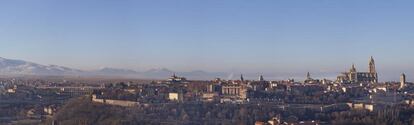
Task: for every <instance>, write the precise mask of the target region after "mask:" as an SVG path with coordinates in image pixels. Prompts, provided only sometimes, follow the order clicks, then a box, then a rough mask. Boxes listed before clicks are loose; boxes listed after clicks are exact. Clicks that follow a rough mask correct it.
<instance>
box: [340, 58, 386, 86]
mask: <svg viewBox="0 0 414 125" xmlns="http://www.w3.org/2000/svg"><path fill="white" fill-rule="evenodd" d="M368 66H369V69H368V72H357V70H356V68H355V65H352V67H351V69H350V70H349V72H344V73H342V75H340V76H338V77H337V82H340V83H377V82H378V74H377V71H376V70H375V62H374V58H373V57H372V56H371V59H370V60H369V64H368Z"/></svg>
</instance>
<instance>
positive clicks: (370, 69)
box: [368, 56, 377, 73]
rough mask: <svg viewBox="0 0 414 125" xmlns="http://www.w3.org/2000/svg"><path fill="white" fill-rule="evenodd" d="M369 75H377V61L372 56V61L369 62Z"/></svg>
mask: <svg viewBox="0 0 414 125" xmlns="http://www.w3.org/2000/svg"><path fill="white" fill-rule="evenodd" d="M368 65H369V73H377V71H376V70H375V61H374V58H373V57H372V56H371V59H370V60H369V64H368Z"/></svg>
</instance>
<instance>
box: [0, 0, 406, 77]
mask: <svg viewBox="0 0 414 125" xmlns="http://www.w3.org/2000/svg"><path fill="white" fill-rule="evenodd" d="M413 5H414V2H413V1H410V0H400V1H399V0H396V1H389V0H284V1H282V0H262V1H252V0H208V1H207V0H147V1H140V0H3V1H0V43H1V47H0V56H1V57H5V58H13V59H23V60H29V61H33V62H38V63H41V64H57V65H63V66H68V67H74V68H78V69H88V70H89V69H97V68H100V67H103V66H106V67H115V68H130V69H135V70H146V69H150V68H154V67H165V68H169V69H172V70H178V71H190V70H205V71H219V72H251V73H274V72H279V73H280V72H289V73H302V72H307V71H310V72H316V73H318V72H319V73H323V72H327V73H336V72H340V71H344V70H348V68H349V67H350V65H351V64H352V63H355V64H356V65H357V68H358V69H360V70H367V65H368V59H369V56H371V55H372V56H374V57H375V59H376V63H377V67H378V70H379V71H380V72H381V74H382V75H383V76H385V77H387V78H389V79H398V77H399V74H400V73H401V72H407V74H408V77H410V75H411V76H413V75H414V66H413V65H414V58H413V56H412V54H413V53H414V52H413V49H412V47H413V46H414V7H413ZM303 74H304V73H303Z"/></svg>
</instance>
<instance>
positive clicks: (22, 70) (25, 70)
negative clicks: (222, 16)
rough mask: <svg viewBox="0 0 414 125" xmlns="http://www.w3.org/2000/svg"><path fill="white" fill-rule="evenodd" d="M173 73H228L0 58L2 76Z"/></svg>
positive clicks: (155, 76) (204, 76)
mask: <svg viewBox="0 0 414 125" xmlns="http://www.w3.org/2000/svg"><path fill="white" fill-rule="evenodd" d="M173 73H176V74H177V75H181V76H184V77H189V78H191V79H213V78H216V77H225V76H226V75H227V74H226V73H221V72H205V71H201V70H196V71H190V72H175V71H172V70H169V69H167V68H155V69H150V70H147V71H143V72H139V71H135V70H130V69H118V68H109V67H105V68H101V69H98V70H93V71H85V70H80V69H74V68H69V67H64V66H58V65H42V64H38V63H33V62H29V61H24V60H15V59H6V58H2V57H0V75H36V76H111V77H124V78H148V79H166V78H168V77H169V76H171V75H172V74H173Z"/></svg>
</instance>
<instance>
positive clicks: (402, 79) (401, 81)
mask: <svg viewBox="0 0 414 125" xmlns="http://www.w3.org/2000/svg"><path fill="white" fill-rule="evenodd" d="M405 83H406V81H405V74H404V73H403V74H401V76H400V87H399V89H403V88H404V86H405Z"/></svg>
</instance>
